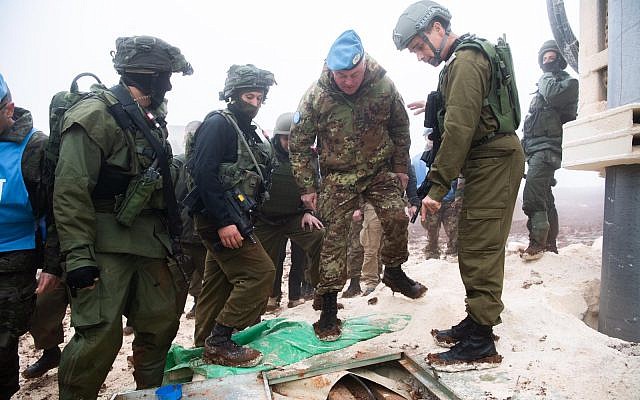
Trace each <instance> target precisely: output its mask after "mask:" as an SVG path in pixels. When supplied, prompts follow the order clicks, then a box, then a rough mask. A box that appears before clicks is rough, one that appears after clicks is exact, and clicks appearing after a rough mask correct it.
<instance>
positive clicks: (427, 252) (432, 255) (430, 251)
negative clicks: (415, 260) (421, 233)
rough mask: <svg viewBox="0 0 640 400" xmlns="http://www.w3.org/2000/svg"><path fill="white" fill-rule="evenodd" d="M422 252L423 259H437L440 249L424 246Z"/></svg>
mask: <svg viewBox="0 0 640 400" xmlns="http://www.w3.org/2000/svg"><path fill="white" fill-rule="evenodd" d="M422 252H423V253H424V259H425V260H431V259H434V260H439V259H440V249H439V248H438V247H435V248H433V247H429V246H427V247H425V248H424V249H422Z"/></svg>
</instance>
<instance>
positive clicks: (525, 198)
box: [520, 40, 578, 260]
mask: <svg viewBox="0 0 640 400" xmlns="http://www.w3.org/2000/svg"><path fill="white" fill-rule="evenodd" d="M538 65H539V66H540V68H541V69H542V71H543V72H544V73H543V74H542V76H541V77H540V80H539V81H538V90H537V91H536V93H535V96H534V97H533V100H532V101H531V106H530V107H529V113H528V114H527V117H526V118H525V120H524V127H523V130H522V131H523V133H524V136H523V138H522V147H523V148H524V153H525V155H526V156H527V164H529V169H528V170H527V180H526V182H525V185H524V191H523V193H522V210H523V211H524V213H525V214H526V215H527V217H529V219H528V220H527V228H528V229H529V247H527V249H526V250H525V251H524V252H522V253H521V254H520V257H522V258H523V259H525V260H535V259H538V258H540V257H542V255H543V254H544V252H545V251H551V252H554V253H557V252H558V248H557V245H556V238H557V237H558V230H559V226H558V211H557V210H556V205H555V203H554V198H553V193H552V192H551V187H552V186H553V185H554V183H555V179H554V177H553V175H554V173H555V170H557V169H558V168H560V164H561V162H562V124H564V123H566V122H569V121H573V120H574V119H576V112H577V109H578V80H577V79H575V78H572V77H571V75H569V74H568V73H567V72H566V71H564V69H565V68H567V61H566V60H565V59H564V58H563V57H562V55H561V54H560V49H558V45H557V44H556V42H555V40H548V41H546V42H544V43H543V45H542V47H541V48H540V50H539V51H538Z"/></svg>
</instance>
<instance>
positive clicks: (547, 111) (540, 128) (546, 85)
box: [522, 71, 578, 156]
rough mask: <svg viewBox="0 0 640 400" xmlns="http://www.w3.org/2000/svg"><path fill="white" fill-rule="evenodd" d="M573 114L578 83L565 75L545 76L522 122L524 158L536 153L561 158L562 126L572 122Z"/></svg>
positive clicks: (550, 74) (574, 113)
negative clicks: (550, 151) (544, 153)
mask: <svg viewBox="0 0 640 400" xmlns="http://www.w3.org/2000/svg"><path fill="white" fill-rule="evenodd" d="M577 110H578V80H577V79H575V78H573V77H571V75H569V74H568V73H567V72H565V71H558V72H545V73H544V74H543V75H542V76H541V77H540V80H539V81H538V90H537V91H536V93H535V96H534V97H533V100H532V101H531V105H530V106H529V113H528V114H527V116H526V118H525V120H524V126H523V129H522V131H523V133H524V137H523V138H522V147H523V149H524V152H525V154H526V155H527V156H530V155H531V154H533V153H535V152H537V151H540V150H552V151H554V152H556V153H558V154H562V124H564V123H565V122H568V121H573V120H574V119H576V114H577Z"/></svg>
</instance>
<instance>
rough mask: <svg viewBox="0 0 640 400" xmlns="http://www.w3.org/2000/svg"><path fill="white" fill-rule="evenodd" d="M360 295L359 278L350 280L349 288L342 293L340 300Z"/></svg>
mask: <svg viewBox="0 0 640 400" xmlns="http://www.w3.org/2000/svg"><path fill="white" fill-rule="evenodd" d="M360 293H362V289H360V277H356V278H351V281H350V282H349V287H348V288H347V290H345V291H344V292H343V293H342V298H343V299H348V298H351V297H356V296H357V295H359V294H360Z"/></svg>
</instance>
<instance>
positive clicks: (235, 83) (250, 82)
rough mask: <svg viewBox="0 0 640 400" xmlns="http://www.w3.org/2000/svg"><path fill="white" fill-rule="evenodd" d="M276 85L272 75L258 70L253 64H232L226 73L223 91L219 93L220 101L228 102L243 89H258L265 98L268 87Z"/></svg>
mask: <svg viewBox="0 0 640 400" xmlns="http://www.w3.org/2000/svg"><path fill="white" fill-rule="evenodd" d="M274 83H276V80H275V77H274V76H273V73H271V72H269V71H267V70H264V69H260V68H258V67H256V66H255V65H253V64H246V65H237V64H234V65H232V66H231V68H229V71H227V79H226V80H225V81H224V89H223V90H222V91H221V92H220V100H222V101H228V100H229V99H231V97H232V96H234V95H236V94H238V91H240V90H242V89H244V90H247V89H258V90H262V91H263V92H264V99H266V98H267V93H269V87H271V86H272V85H273V84H274Z"/></svg>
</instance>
